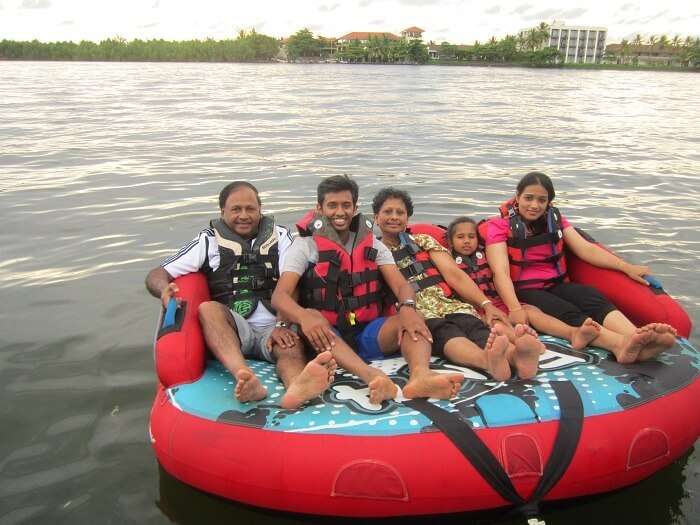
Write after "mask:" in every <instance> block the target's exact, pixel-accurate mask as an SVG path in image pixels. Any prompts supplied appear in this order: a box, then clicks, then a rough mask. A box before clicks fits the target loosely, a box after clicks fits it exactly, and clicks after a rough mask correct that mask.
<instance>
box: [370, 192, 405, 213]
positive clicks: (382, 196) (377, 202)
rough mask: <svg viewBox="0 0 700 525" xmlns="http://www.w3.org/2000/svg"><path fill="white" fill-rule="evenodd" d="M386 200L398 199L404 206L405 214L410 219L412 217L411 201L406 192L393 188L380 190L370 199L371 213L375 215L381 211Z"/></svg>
mask: <svg viewBox="0 0 700 525" xmlns="http://www.w3.org/2000/svg"><path fill="white" fill-rule="evenodd" d="M387 199H400V200H402V201H403V203H404V206H406V213H408V216H409V217H411V216H412V215H413V199H411V196H410V195H409V194H408V192H406V191H403V190H398V189H396V188H394V187H388V188H382V189H381V190H379V191H378V192H377V194H376V195H375V196H374V198H373V199H372V211H373V212H374V214H375V215H376V214H377V213H379V210H381V209H382V206H384V203H385V202H386V200H387Z"/></svg>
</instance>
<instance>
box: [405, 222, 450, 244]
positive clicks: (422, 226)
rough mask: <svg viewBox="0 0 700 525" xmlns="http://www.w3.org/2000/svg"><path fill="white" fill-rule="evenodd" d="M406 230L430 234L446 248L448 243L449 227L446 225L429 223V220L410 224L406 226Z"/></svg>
mask: <svg viewBox="0 0 700 525" xmlns="http://www.w3.org/2000/svg"><path fill="white" fill-rule="evenodd" d="M406 231H407V232H408V233H410V234H411V235H417V234H420V233H423V234H426V235H430V236H431V237H432V238H433V239H435V240H436V241H437V242H439V243H440V244H442V245H443V246H444V247H445V248H448V245H447V237H446V235H447V228H445V227H444V226H440V225H436V224H429V223H427V222H417V223H416V224H409V225H408V226H407V227H406Z"/></svg>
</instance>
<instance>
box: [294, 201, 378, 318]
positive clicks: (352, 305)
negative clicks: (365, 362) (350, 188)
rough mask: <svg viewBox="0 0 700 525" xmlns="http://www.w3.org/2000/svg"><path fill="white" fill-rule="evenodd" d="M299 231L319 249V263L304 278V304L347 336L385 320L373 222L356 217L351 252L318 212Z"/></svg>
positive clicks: (304, 219)
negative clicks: (355, 329) (359, 327)
mask: <svg viewBox="0 0 700 525" xmlns="http://www.w3.org/2000/svg"><path fill="white" fill-rule="evenodd" d="M297 229H298V230H299V234H300V235H301V236H311V237H312V238H313V240H314V243H315V244H316V248H317V249H318V262H317V263H315V264H312V265H310V266H309V268H307V270H306V272H305V273H304V275H303V276H302V278H301V287H300V303H301V305H302V306H304V307H307V308H315V309H316V310H319V311H320V312H321V313H322V314H323V316H324V317H325V318H326V319H328V322H330V323H331V324H332V325H333V326H335V327H336V328H338V329H339V330H340V331H341V332H342V331H344V330H348V329H350V328H351V327H353V326H355V325H356V324H358V323H368V322H370V321H372V320H374V319H376V318H377V317H379V316H380V315H381V312H382V301H383V286H382V281H381V280H380V274H379V269H378V267H377V263H376V259H377V254H378V252H377V249H376V248H374V247H373V246H372V244H373V241H374V234H373V233H372V221H371V220H369V219H368V218H367V217H365V216H363V215H361V214H358V215H355V217H353V218H352V222H351V223H350V232H351V233H355V242H354V245H353V248H352V252H350V253H348V251H347V250H346V249H345V245H344V243H343V242H342V241H341V240H340V237H338V233H337V232H336V231H335V229H333V226H331V225H330V224H329V223H328V221H327V219H326V218H325V217H320V216H317V215H315V214H314V212H313V211H312V212H309V213H307V214H306V215H305V216H304V217H303V218H302V219H301V220H300V221H299V222H298V223H297Z"/></svg>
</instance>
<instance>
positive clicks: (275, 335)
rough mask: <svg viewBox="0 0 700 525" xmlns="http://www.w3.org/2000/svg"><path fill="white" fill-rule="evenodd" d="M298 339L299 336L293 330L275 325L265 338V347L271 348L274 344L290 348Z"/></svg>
mask: <svg viewBox="0 0 700 525" xmlns="http://www.w3.org/2000/svg"><path fill="white" fill-rule="evenodd" d="M297 341H299V336H298V335H297V333H296V332H295V331H294V330H290V329H289V328H285V327H282V326H276V327H275V329H274V330H272V333H271V334H270V337H269V338H268V340H267V348H268V349H269V350H272V347H273V346H274V345H277V346H279V347H281V348H292V347H293V346H294V345H296V343H297Z"/></svg>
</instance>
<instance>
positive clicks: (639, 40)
mask: <svg viewBox="0 0 700 525" xmlns="http://www.w3.org/2000/svg"><path fill="white" fill-rule="evenodd" d="M643 42H644V39H643V38H642V35H640V34H639V33H637V34H636V36H635V37H634V40H632V43H633V44H634V45H635V46H641V45H642V43H643Z"/></svg>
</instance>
